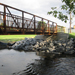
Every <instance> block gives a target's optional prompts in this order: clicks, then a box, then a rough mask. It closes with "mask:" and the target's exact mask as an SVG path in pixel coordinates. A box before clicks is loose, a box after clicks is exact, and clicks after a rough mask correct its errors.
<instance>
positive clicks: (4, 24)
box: [3, 5, 6, 34]
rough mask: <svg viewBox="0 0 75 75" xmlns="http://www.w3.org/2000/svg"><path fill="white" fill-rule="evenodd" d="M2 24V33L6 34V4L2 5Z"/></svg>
mask: <svg viewBox="0 0 75 75" xmlns="http://www.w3.org/2000/svg"><path fill="white" fill-rule="evenodd" d="M3 26H4V34H6V6H5V5H4V14H3Z"/></svg>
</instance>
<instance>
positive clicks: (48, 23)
mask: <svg viewBox="0 0 75 75" xmlns="http://www.w3.org/2000/svg"><path fill="white" fill-rule="evenodd" d="M48 32H49V35H50V26H49V20H48Z"/></svg>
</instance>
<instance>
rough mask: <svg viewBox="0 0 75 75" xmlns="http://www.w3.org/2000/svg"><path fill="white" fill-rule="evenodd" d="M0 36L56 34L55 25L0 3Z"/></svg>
mask: <svg viewBox="0 0 75 75" xmlns="http://www.w3.org/2000/svg"><path fill="white" fill-rule="evenodd" d="M0 8H1V10H0V34H39V35H52V34H54V35H55V34H57V23H55V22H53V21H50V20H48V19H45V18H42V17H40V16H37V15H34V14H31V13H29V12H26V11H23V10H20V9H17V8H14V7H11V6H8V5H5V4H3V3H0Z"/></svg>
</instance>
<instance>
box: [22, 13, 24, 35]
mask: <svg viewBox="0 0 75 75" xmlns="http://www.w3.org/2000/svg"><path fill="white" fill-rule="evenodd" d="M22 33H23V34H24V12H22Z"/></svg>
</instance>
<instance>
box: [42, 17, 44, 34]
mask: <svg viewBox="0 0 75 75" xmlns="http://www.w3.org/2000/svg"><path fill="white" fill-rule="evenodd" d="M43 25H44V24H43V18H42V34H44V26H43Z"/></svg>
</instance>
